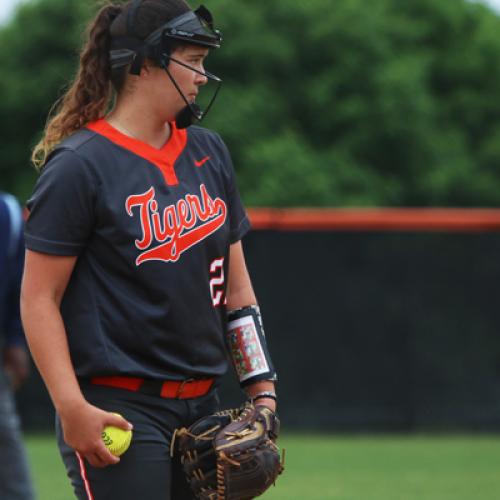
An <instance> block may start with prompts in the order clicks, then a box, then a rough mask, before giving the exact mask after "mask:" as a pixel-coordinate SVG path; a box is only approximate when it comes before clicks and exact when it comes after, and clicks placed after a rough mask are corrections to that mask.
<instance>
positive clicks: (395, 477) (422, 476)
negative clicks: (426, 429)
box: [27, 435, 500, 500]
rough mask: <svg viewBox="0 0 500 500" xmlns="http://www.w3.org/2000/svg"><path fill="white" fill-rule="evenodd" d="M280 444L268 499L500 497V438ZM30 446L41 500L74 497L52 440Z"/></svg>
mask: <svg viewBox="0 0 500 500" xmlns="http://www.w3.org/2000/svg"><path fill="white" fill-rule="evenodd" d="M280 445H281V446H282V447H284V448H286V463H285V467H286V470H285V473H284V474H283V476H282V477H280V479H279V480H278V482H277V486H276V487H274V488H271V490H270V491H269V492H268V493H266V494H265V495H264V496H263V497H262V498H266V499H268V500H290V499H301V500H326V499H335V500H498V499H499V498H500V436H470V437H469V436H421V437H420V436H416V437H415V436H410V437H406V436H403V437H401V436H379V437H369V436H347V437H345V436H342V437H341V436H336V435H333V436H328V435H324V436H318V435H311V436H307V435H286V436H283V437H282V438H280ZM27 446H28V453H29V458H30V461H31V466H32V469H33V475H34V478H35V483H36V488H37V491H38V494H39V499H38V500H71V499H73V498H74V497H73V495H72V493H71V490H70V488H69V485H68V482H67V480H66V476H65V472H64V469H63V466H62V463H61V460H60V458H59V455H58V452H57V449H56V445H55V440H54V438H53V437H52V436H28V437H27ZM117 500H118V499H117ZM174 500H175V499H174Z"/></svg>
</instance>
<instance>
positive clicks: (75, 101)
mask: <svg viewBox="0 0 500 500" xmlns="http://www.w3.org/2000/svg"><path fill="white" fill-rule="evenodd" d="M121 12H122V7H121V6H118V5H113V4H109V5H106V6H105V7H103V8H102V9H101V10H100V11H99V13H98V14H97V16H96V18H95V20H94V22H93V23H92V24H91V25H90V28H89V35H88V41H87V43H86V45H85V46H84V47H83V49H82V52H81V55H80V66H79V69H78V73H77V75H76V78H75V80H74V81H73V83H72V85H71V87H70V88H69V89H68V91H67V92H66V94H65V95H64V96H63V97H62V98H61V99H60V100H59V101H58V102H57V103H56V104H55V106H54V108H53V111H55V112H54V114H53V115H52V112H51V114H50V115H49V119H48V121H47V125H46V127H45V132H44V136H43V138H42V140H41V141H40V142H39V143H38V144H37V145H36V146H35V148H34V150H33V154H32V157H31V160H32V162H33V164H34V165H35V167H36V168H37V169H41V168H42V167H43V165H44V163H45V161H46V159H47V157H48V155H49V154H50V152H51V151H52V150H53V149H54V147H55V146H56V145H57V144H58V143H59V142H61V141H62V140H63V139H65V138H66V137H68V136H69V135H71V134H72V133H74V132H76V131H77V130H79V129H81V128H83V127H84V126H85V125H87V123H89V122H91V121H94V120H97V119H98V118H102V116H104V114H105V113H106V111H107V109H108V107H109V104H110V100H111V97H112V87H111V70H110V67H109V49H110V39H111V36H110V26H111V23H112V22H113V20H114V19H115V18H116V17H117V16H118V15H119V14H120V13H121ZM51 115H52V116H51Z"/></svg>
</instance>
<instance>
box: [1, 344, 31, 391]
mask: <svg viewBox="0 0 500 500" xmlns="http://www.w3.org/2000/svg"><path fill="white" fill-rule="evenodd" d="M3 362H4V367H5V372H6V373H7V376H8V377H9V380H10V382H11V385H12V388H13V389H14V390H17V389H19V387H21V385H22V384H23V383H24V382H25V381H26V379H27V378H28V375H29V373H30V362H29V356H28V352H27V350H26V349H25V348H24V347H23V346H6V347H5V349H4V354H3Z"/></svg>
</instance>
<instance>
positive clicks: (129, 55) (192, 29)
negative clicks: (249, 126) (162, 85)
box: [110, 0, 222, 128]
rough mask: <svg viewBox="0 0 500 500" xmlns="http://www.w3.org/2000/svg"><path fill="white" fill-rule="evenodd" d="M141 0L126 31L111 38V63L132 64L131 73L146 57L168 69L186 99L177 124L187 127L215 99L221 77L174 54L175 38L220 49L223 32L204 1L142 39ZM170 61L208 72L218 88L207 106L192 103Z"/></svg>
mask: <svg viewBox="0 0 500 500" xmlns="http://www.w3.org/2000/svg"><path fill="white" fill-rule="evenodd" d="M141 2H142V0H134V2H133V3H132V5H131V6H130V9H129V11H128V15H127V34H126V35H125V36H120V37H113V39H112V40H111V50H110V63H111V69H116V68H121V67H124V66H128V65H130V73H131V74H133V75H139V74H140V72H141V68H142V65H143V64H144V60H145V59H146V58H148V59H151V60H153V61H155V62H156V63H157V64H159V65H160V66H161V67H162V68H163V69H164V70H165V72H166V73H167V75H168V77H169V78H170V80H171V81H172V83H173V85H174V86H175V88H176V89H177V91H178V92H179V94H180V95H181V97H182V99H183V100H184V102H185V103H186V107H185V108H183V109H182V110H181V111H180V113H179V114H178V115H177V117H176V124H177V127H178V128H186V127H188V126H189V125H192V124H193V123H194V122H195V121H201V120H202V119H203V118H204V117H205V116H206V115H207V113H208V111H209V110H210V108H211V107H212V104H213V103H214V101H215V99H216V97H217V94H218V93H219V90H220V87H221V85H222V80H221V79H220V78H219V77H217V76H215V75H213V74H211V73H209V72H208V71H205V72H203V73H202V72H201V71H199V70H197V69H196V68H193V67H192V66H189V65H188V64H185V63H184V62H182V61H179V60H178V59H175V58H173V57H172V56H171V52H172V49H173V48H174V47H175V45H176V42H184V43H188V44H193V45H199V46H202V47H208V48H214V49H218V48H219V47H220V44H221V41H222V36H221V33H220V31H219V30H217V29H215V28H214V25H213V18H212V14H211V13H210V11H209V10H208V9H207V8H206V7H204V6H203V5H202V6H200V7H198V9H196V10H195V11H188V12H186V13H184V14H182V15H180V16H178V17H176V18H174V19H172V20H171V21H169V22H168V23H166V24H164V25H163V26H160V28H158V29H157V30H155V31H153V33H151V34H150V35H149V36H148V37H147V38H146V39H145V40H141V39H140V38H139V37H138V36H137V35H136V33H135V29H134V20H135V17H136V13H137V10H138V8H139V6H140V4H141ZM170 62H173V63H175V64H179V65H181V66H184V67H186V68H188V69H190V70H191V71H194V72H195V73H198V74H200V75H203V76H205V77H206V78H207V79H208V80H209V81H212V82H214V83H215V85H216V87H215V91H214V93H213V95H212V97H211V99H210V100H209V101H208V104H207V105H206V107H205V110H202V109H201V108H200V106H199V105H198V104H196V103H194V102H192V103H190V102H189V101H188V100H187V98H186V96H185V95H184V93H183V92H182V90H181V88H180V87H179V85H178V84H177V82H176V81H175V78H173V76H172V74H171V72H170V71H169V69H168V65H169V63H170Z"/></svg>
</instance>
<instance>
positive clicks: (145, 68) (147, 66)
mask: <svg viewBox="0 0 500 500" xmlns="http://www.w3.org/2000/svg"><path fill="white" fill-rule="evenodd" d="M153 67H154V64H153V62H152V61H151V60H149V59H146V60H145V61H144V64H143V65H142V68H141V73H140V76H141V78H143V77H146V78H147V77H148V76H150V75H151V70H152V68H153Z"/></svg>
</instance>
